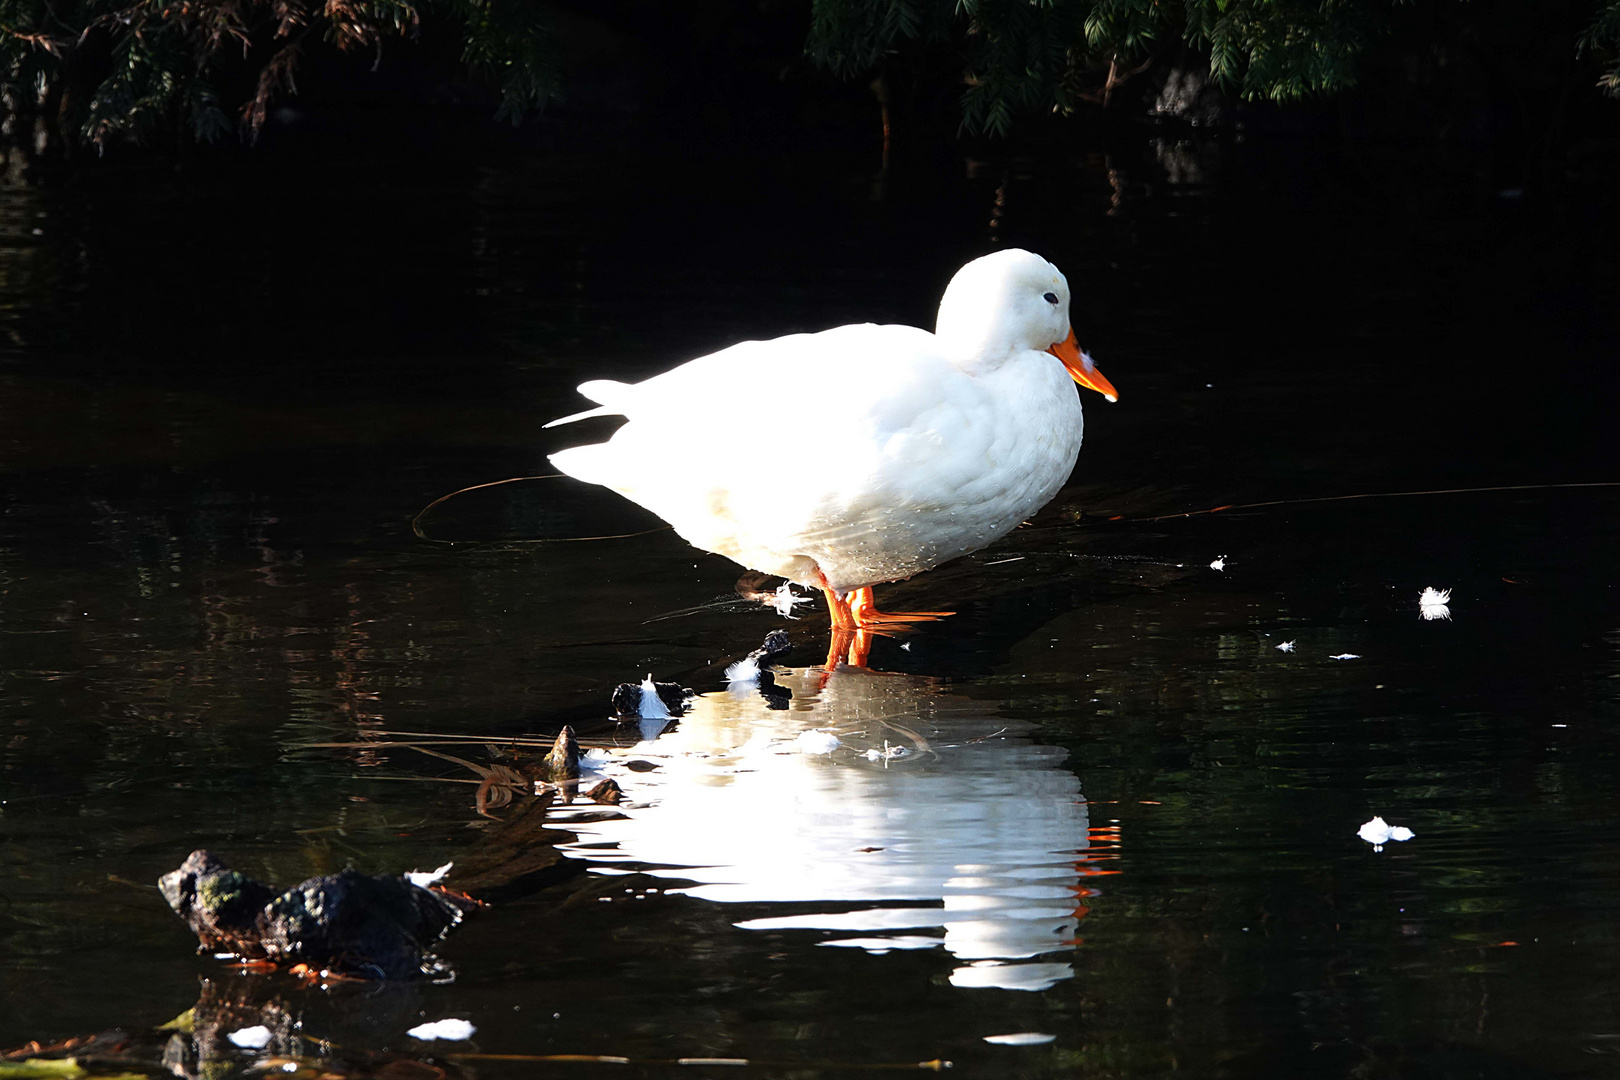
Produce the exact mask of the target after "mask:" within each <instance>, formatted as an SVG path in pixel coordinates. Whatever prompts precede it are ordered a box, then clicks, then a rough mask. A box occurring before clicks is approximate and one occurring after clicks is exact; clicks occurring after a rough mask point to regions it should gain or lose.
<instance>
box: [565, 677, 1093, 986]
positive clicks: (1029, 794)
mask: <svg viewBox="0 0 1620 1080" xmlns="http://www.w3.org/2000/svg"><path fill="white" fill-rule="evenodd" d="M777 681H778V683H779V685H781V686H784V687H786V688H788V689H789V690H791V691H792V694H793V697H792V700H791V704H790V707H789V708H788V709H786V710H779V709H772V708H770V707H769V706H768V703H767V701H766V699H765V698H763V697H762V696H758V695H756V696H754V697H751V698H744V699H742V700H739V699H738V698H737V697H736V696H734V695H732V694H730V693H726V692H720V693H713V694H705V695H702V696H701V697H699V698H698V699H697V700H696V701H694V702H693V708H692V711H691V712H690V713H689V714H688V715H687V716H685V717H683V718H682V719H681V720H680V722H679V724H678V725H677V726H675V727H673V728H672V729H670V730H668V731H665V732H663V733H662V734H656V736H655V737H654V738H651V739H650V740H645V741H643V742H641V743H639V744H637V745H636V746H634V747H633V748H630V749H628V750H625V751H620V752H616V753H615V754H614V756H613V758H612V760H610V761H601V760H593V761H592V765H593V766H594V767H596V768H598V769H600V770H601V771H603V772H605V773H607V774H609V775H612V776H613V777H614V778H615V779H617V780H618V781H619V783H620V784H621V785H622V786H623V788H624V791H625V793H626V795H627V797H628V804H627V805H626V806H625V807H621V809H623V810H624V811H625V816H624V817H622V818H616V819H611V820H605V821H604V820H581V821H579V822H578V823H577V824H575V825H572V826H571V827H573V828H576V829H577V831H578V833H579V842H578V843H576V844H574V845H572V846H571V848H572V850H573V851H574V852H575V853H577V854H579V855H581V856H583V857H587V858H589V859H591V860H592V861H593V862H598V863H602V862H606V863H609V864H624V863H635V864H638V865H644V866H648V867H650V869H648V870H647V871H646V872H647V873H649V874H652V875H654V876H657V877H662V878H665V879H669V880H678V881H683V882H692V883H693V884H691V885H689V886H686V887H684V888H679V889H670V890H669V891H670V892H684V893H685V894H686V895H688V896H693V897H698V898H701V899H703V900H707V901H711V902H715V903H727V904H735V903H751V904H758V903H779V904H792V905H794V906H795V910H794V911H793V912H792V913H790V914H783V915H779V916H765V917H760V918H754V919H748V920H743V921H739V922H738V923H737V924H736V925H737V926H739V927H741V928H743V929H748V930H772V931H784V930H786V931H804V932H806V933H807V934H808V933H811V932H820V933H821V934H822V935H824V939H823V940H822V941H820V942H819V944H824V945H841V946H849V947H858V948H863V949H866V950H868V951H870V952H873V953H883V952H887V951H889V950H895V949H918V948H925V947H932V946H941V947H943V949H944V950H945V951H946V952H947V953H948V954H949V955H950V956H951V957H953V958H954V959H955V960H956V961H958V962H959V963H958V966H956V967H955V968H954V970H953V971H952V974H951V982H952V983H953V984H955V985H957V986H971V987H997V988H1001V989H1019V990H1043V989H1046V988H1048V987H1050V986H1052V985H1053V984H1055V983H1057V982H1059V981H1061V980H1063V979H1067V978H1070V977H1071V976H1072V975H1073V968H1072V966H1071V965H1070V964H1069V963H1068V962H1067V961H1065V960H1063V959H1062V956H1063V954H1064V953H1066V952H1069V951H1070V950H1072V949H1073V948H1074V946H1075V943H1076V941H1075V935H1076V931H1077V927H1078V923H1079V920H1080V919H1081V918H1082V917H1084V915H1085V913H1086V906H1085V904H1086V901H1087V899H1088V898H1089V897H1091V896H1094V895H1096V890H1095V889H1093V888H1091V887H1089V885H1087V884H1085V882H1086V881H1087V879H1088V878H1090V877H1093V876H1097V875H1098V874H1099V873H1100V872H1101V871H1099V869H1098V867H1097V864H1098V862H1099V861H1100V860H1102V859H1104V858H1106V857H1108V855H1109V852H1107V851H1105V850H1102V849H1101V848H1100V847H1094V845H1093V840H1092V836H1091V830H1090V820H1089V817H1088V813H1087V806H1086V803H1085V801H1084V799H1083V797H1082V795H1081V791H1080V781H1079V778H1078V777H1076V776H1075V774H1074V773H1073V772H1071V771H1069V770H1068V769H1067V768H1065V767H1064V759H1065V758H1066V757H1067V753H1066V751H1064V750H1062V749H1060V748H1057V747H1052V746H1042V745H1039V744H1037V743H1034V742H1031V741H1029V738H1028V733H1029V732H1030V731H1031V729H1032V726H1031V725H1029V724H1025V723H1019V722H1012V721H1007V720H1004V719H1001V718H998V717H996V716H994V715H990V714H988V713H987V712H986V711H985V710H984V708H983V707H982V706H981V705H979V704H976V703H974V702H971V701H968V700H965V699H962V698H956V697H953V696H951V695H949V694H945V693H942V692H940V691H939V689H938V688H937V687H936V686H935V685H934V684H933V683H932V682H930V681H929V680H925V679H920V678H916V677H912V676H905V675H896V674H888V673H878V672H870V671H863V670H849V669H846V670H840V671H837V672H833V673H830V674H829V673H827V672H823V671H821V670H819V669H796V670H792V671H790V672H787V673H784V674H782V675H780V676H779V677H778V680H777ZM812 731H814V732H818V733H827V734H831V735H835V736H836V737H837V740H838V743H839V745H838V746H836V747H834V748H832V749H831V750H829V751H827V752H824V753H814V754H812V753H805V752H803V747H802V745H801V740H802V738H803V737H804V736H805V734H806V733H807V732H812ZM825 741H826V740H818V746H819V745H821V744H822V743H824V742H825ZM632 763H635V764H634V765H632ZM647 764H653V765H656V766H658V767H657V768H656V769H651V770H648V769H647V767H646V766H647ZM587 816H594V815H587ZM562 820H566V817H563V818H562ZM1108 835H1114V834H1108ZM605 844H611V845H612V846H611V847H604V845H605ZM617 868H618V867H616V866H613V865H609V866H605V867H603V868H602V869H604V870H608V871H611V870H613V869H617ZM806 905H810V907H809V910H806V909H805V906H806ZM924 930H934V931H937V934H930V935H922V934H918V933H916V931H924Z"/></svg>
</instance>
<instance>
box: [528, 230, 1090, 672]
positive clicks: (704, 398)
mask: <svg viewBox="0 0 1620 1080" xmlns="http://www.w3.org/2000/svg"><path fill="white" fill-rule="evenodd" d="M1071 377H1072V379H1073V380H1074V381H1075V382H1078V383H1080V384H1081V385H1082V386H1089V387H1091V388H1092V389H1094V390H1097V391H1099V392H1101V393H1103V394H1106V395H1107V396H1108V397H1109V399H1110V400H1113V399H1114V398H1115V397H1116V396H1117V394H1116V391H1115V390H1114V387H1113V385H1112V384H1111V383H1110V382H1109V381H1108V380H1107V379H1106V378H1104V377H1103V375H1102V373H1101V372H1099V371H1098V370H1097V368H1096V365H1095V364H1093V363H1092V361H1091V357H1089V356H1087V355H1086V354H1085V353H1084V352H1082V351H1081V350H1080V348H1079V346H1078V345H1076V344H1075V338H1074V330H1073V329H1072V328H1071V327H1070V325H1069V284H1068V282H1067V281H1066V280H1065V279H1064V277H1063V275H1062V274H1061V273H1059V272H1058V269H1057V267H1055V266H1053V265H1052V264H1051V263H1049V262H1047V261H1046V260H1045V259H1043V258H1041V257H1040V256H1038V255H1033V254H1031V253H1029V252H1027V251H1019V250H1016V249H1014V250H1008V251H999V252H996V253H995V254H993V255H987V256H985V257H984V258H981V259H975V260H974V261H973V262H970V263H968V264H967V265H966V266H964V267H963V268H962V269H961V270H960V271H958V272H957V274H956V276H955V277H954V278H952V279H951V283H950V285H949V287H947V288H946V290H945V296H944V298H943V299H942V300H941V301H940V305H939V319H938V323H937V325H936V328H935V332H934V333H932V334H930V333H928V332H927V331H926V330H919V329H916V328H913V327H909V326H876V325H873V324H870V323H867V324H862V325H858V326H841V327H838V328H836V329H833V330H827V331H823V332H822V333H819V334H793V335H790V336H788V337H781V338H775V339H773V340H771V341H746V342H743V343H742V344H739V345H733V346H732V347H731V348H728V349H723V350H721V351H720V352H717V353H713V354H711V355H709V356H703V357H699V358H698V359H696V360H692V361H689V362H688V363H685V364H682V365H681V366H680V367H677V368H675V369H673V370H671V371H668V372H665V373H664V374H662V375H658V376H655V377H653V378H651V379H647V380H646V381H644V382H640V383H634V384H629V383H620V382H614V381H612V380H607V379H599V380H595V381H592V382H587V383H585V384H584V385H582V386H581V387H580V388H579V389H580V392H581V393H582V394H584V395H585V396H586V397H588V398H590V399H591V400H593V401H596V402H598V403H599V407H598V408H594V409H589V410H587V411H585V412H582V413H578V414H575V415H574V416H569V417H565V418H563V419H561V420H554V421H552V424H549V425H547V426H548V427H549V426H552V425H554V424H562V423H567V422H569V421H573V420H580V419H584V418H586V417H592V416H625V417H628V418H629V423H627V424H625V425H624V426H623V427H621V428H620V429H619V430H618V431H617V432H616V433H615V434H614V436H613V437H612V438H611V439H610V440H608V441H607V442H604V443H598V444H596V445H591V446H577V447H574V448H573V449H570V450H563V451H561V452H559V453H557V454H554V455H552V458H551V461H552V463H553V464H554V465H555V466H556V467H557V468H558V469H560V470H561V471H563V472H564V473H567V474H568V475H570V476H573V477H576V478H578V479H580V480H584V481H587V482H588V483H593V484H601V485H603V486H605V487H609V488H612V489H613V490H614V491H617V492H619V493H620V494H621V495H624V496H625V497H627V498H629V499H631V500H633V501H634V502H637V503H640V504H641V505H642V506H645V507H646V508H647V509H649V510H651V511H652V512H653V513H655V514H657V515H658V516H659V517H662V518H663V519H664V520H666V521H668V522H669V523H670V524H671V525H673V526H674V527H675V531H676V532H678V533H680V534H681V536H683V537H685V538H686V539H687V540H688V541H689V542H691V543H692V544H693V545H695V546H697V547H700V548H703V549H704V550H707V551H713V552H716V553H718V554H721V555H725V556H726V557H728V558H731V559H735V560H736V561H737V562H739V563H742V564H743V565H744V566H747V567H751V568H753V569H755V570H760V571H764V572H765V573H768V574H775V575H780V576H782V577H785V578H788V579H789V580H792V581H796V582H799V583H800V584H802V585H808V586H813V587H815V588H819V589H821V590H822V592H823V594H824V595H825V596H826V599H827V605H828V608H829V610H830V611H831V614H832V619H833V626H834V629H835V631H840V632H842V633H843V635H844V636H845V637H846V638H847V637H849V636H850V635H851V634H852V632H853V631H855V630H858V629H871V628H874V627H876V628H881V627H884V626H893V625H896V624H904V623H907V622H912V621H916V620H919V619H927V618H934V617H937V616H938V615H940V614H946V613H942V612H908V613H884V612H880V611H878V610H877V609H876V607H875V606H874V603H873V599H872V586H873V585H876V584H879V583H881V582H886V581H898V580H900V579H902V578H906V577H910V576H911V575H913V574H916V573H918V572H920V571H923V570H927V569H930V568H931V567H934V566H937V565H939V564H940V563H942V562H945V561H946V560H949V559H954V558H956V557H957V556H959V555H965V554H967V553H969V552H972V551H977V550H979V549H980V548H982V547H985V546H987V545H988V544H990V543H992V542H993V541H995V540H996V539H998V538H999V537H1001V536H1004V535H1006V534H1007V533H1008V532H1010V531H1011V530H1012V529H1013V528H1014V527H1015V526H1017V525H1018V523H1019V522H1021V521H1023V520H1024V519H1025V518H1026V517H1028V516H1029V515H1030V514H1032V513H1034V512H1035V511H1036V510H1038V509H1040V508H1041V507H1042V506H1044V505H1046V503H1047V502H1048V501H1050V500H1051V498H1052V497H1053V496H1054V495H1056V494H1057V492H1058V489H1059V488H1060V487H1062V485H1063V483H1064V482H1065V481H1066V480H1067V479H1068V478H1069V474H1070V473H1071V472H1072V471H1073V470H1074V464H1075V461H1076V459H1077V457H1078V455H1079V453H1080V439H1081V432H1082V427H1083V421H1082V417H1081V411H1080V400H1079V397H1078V395H1076V393H1075V391H1074V388H1073V386H1071V385H1070V379H1071ZM748 387H758V388H761V389H774V390H777V391H778V392H780V393H783V394H785V395H787V396H788V397H789V398H790V400H792V401H793V402H795V403H796V404H803V405H804V406H806V407H807V408H808V409H810V410H812V412H813V415H814V417H815V425H816V427H815V433H816V437H815V438H805V439H794V438H791V437H784V435H785V433H784V431H783V428H782V417H781V415H780V414H779V413H777V412H776V411H775V410H735V411H730V412H726V413H725V414H724V415H719V410H720V409H721V408H722V407H723V406H724V404H725V403H726V402H727V401H729V400H731V399H732V398H733V397H734V396H735V395H736V394H737V392H738V391H739V390H741V389H743V388H748ZM845 644H846V645H847V644H849V643H848V642H846V643H845ZM855 644H857V645H858V644H859V643H858V642H856V643H855ZM835 647H837V642H836V640H835ZM854 659H855V661H856V662H859V661H860V660H861V659H862V657H860V656H856V657H854Z"/></svg>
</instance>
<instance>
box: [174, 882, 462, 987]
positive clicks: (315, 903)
mask: <svg viewBox="0 0 1620 1080" xmlns="http://www.w3.org/2000/svg"><path fill="white" fill-rule="evenodd" d="M158 887H159V888H160V889H161V890H162V891H163V895H164V898H165V899H167V900H168V901H169V906H170V907H172V908H173V909H174V910H175V911H176V912H177V913H178V914H179V915H180V917H181V918H183V919H185V920H186V925H188V926H190V927H191V929H192V932H193V933H195V934H196V935H197V941H198V943H199V944H200V946H201V947H202V948H203V949H204V950H207V951H213V952H220V951H229V952H232V953H235V954H236V955H238V956H243V957H254V958H267V959H270V960H275V961H278V962H285V963H288V964H297V963H305V964H308V965H310V966H311V967H314V968H326V969H330V970H336V971H339V972H342V973H344V974H349V975H358V976H362V977H366V978H373V979H412V978H418V977H420V976H422V975H424V974H431V973H433V972H435V971H436V970H438V961H437V960H435V959H434V958H433V956H432V954H430V953H429V952H428V946H430V945H432V944H433V943H434V942H436V941H438V940H439V939H440V938H441V937H443V936H444V935H445V934H446V933H447V932H448V931H449V930H450V929H451V928H452V927H453V926H455V925H456V924H457V923H458V922H460V921H461V917H462V915H463V914H464V913H465V912H466V911H468V910H470V909H471V908H473V907H476V906H477V901H475V900H471V899H468V898H466V897H463V896H459V895H457V894H454V893H448V892H445V891H444V890H441V889H424V888H421V887H420V886H417V885H413V884H412V883H411V882H410V881H409V880H408V879H407V878H405V877H402V876H399V875H393V874H375V875H373V874H362V873H360V872H359V871H358V870H344V871H343V872H342V873H338V874H329V875H327V876H325V877H315V878H310V879H309V880H308V881H305V882H304V883H303V884H301V885H297V886H294V887H293V888H291V889H288V890H287V891H286V892H284V893H282V894H280V895H279V896H278V895H276V893H275V890H273V889H272V888H270V886H268V885H265V884H263V883H262V882H258V881H255V880H253V879H252V878H250V877H248V876H247V875H245V874H239V873H237V872H236V871H234V870H232V869H230V868H229V867H228V866H226V865H225V864H224V863H223V862H221V861H220V860H219V859H217V858H215V857H214V856H213V855H212V854H210V853H209V852H207V851H194V852H192V853H191V854H190V855H189V856H187V857H186V861H185V862H184V863H182V864H181V866H180V868H179V869H178V870H175V871H173V872H172V873H168V874H165V875H163V877H162V878H161V879H160V880H159V882H158Z"/></svg>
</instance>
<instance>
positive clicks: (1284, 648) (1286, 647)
mask: <svg viewBox="0 0 1620 1080" xmlns="http://www.w3.org/2000/svg"><path fill="white" fill-rule="evenodd" d="M1277 651H1278V652H1293V651H1294V643H1293V642H1292V641H1285V642H1283V643H1282V644H1281V645H1279V646H1277Z"/></svg>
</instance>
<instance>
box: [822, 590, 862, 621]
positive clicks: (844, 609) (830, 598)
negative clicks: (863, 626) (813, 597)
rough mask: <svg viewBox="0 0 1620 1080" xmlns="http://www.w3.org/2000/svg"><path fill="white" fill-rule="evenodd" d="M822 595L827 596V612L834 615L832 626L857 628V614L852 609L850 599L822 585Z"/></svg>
mask: <svg viewBox="0 0 1620 1080" xmlns="http://www.w3.org/2000/svg"><path fill="white" fill-rule="evenodd" d="M821 595H822V596H825V597H826V598H827V614H828V615H830V616H832V628H833V629H834V630H853V629H855V616H854V614H853V613H852V612H851V611H850V607H849V601H848V600H846V599H845V598H844V597H842V596H840V595H839V594H838V593H836V592H834V591H833V590H831V589H829V588H827V587H826V586H822V589H821Z"/></svg>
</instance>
